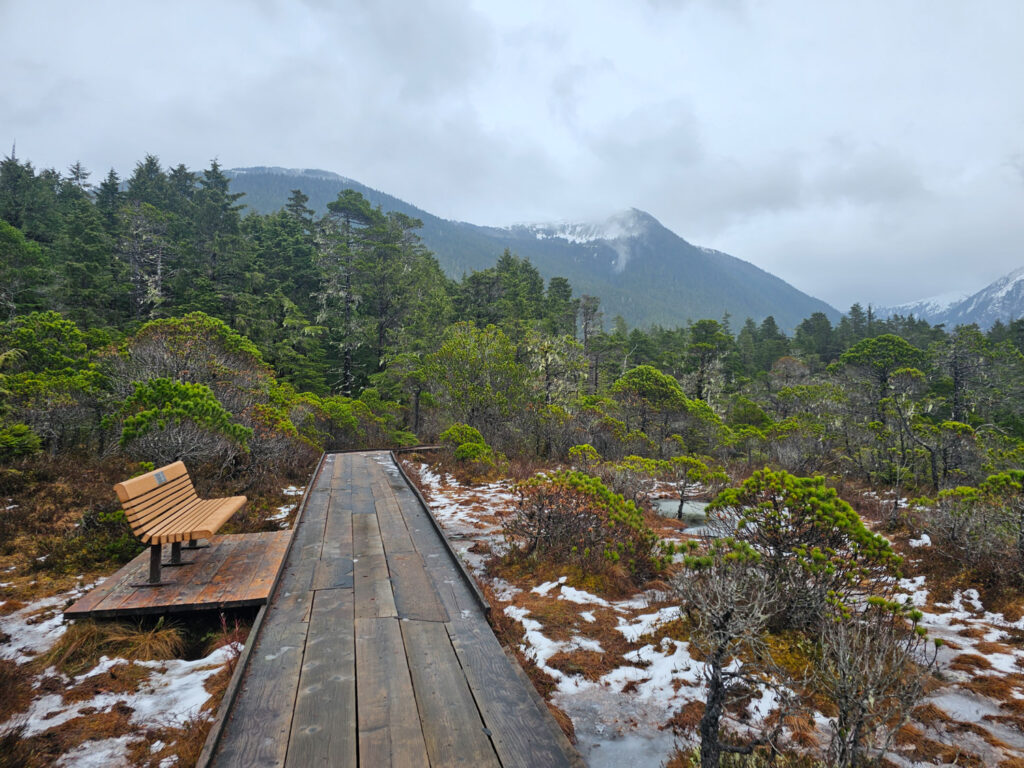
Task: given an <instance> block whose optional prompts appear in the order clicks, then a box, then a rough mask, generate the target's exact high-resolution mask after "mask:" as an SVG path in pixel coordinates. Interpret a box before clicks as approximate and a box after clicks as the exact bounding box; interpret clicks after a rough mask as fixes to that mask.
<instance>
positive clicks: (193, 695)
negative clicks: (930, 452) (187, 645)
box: [8, 644, 241, 736]
mask: <svg viewBox="0 0 1024 768" xmlns="http://www.w3.org/2000/svg"><path fill="white" fill-rule="evenodd" d="M240 651H241V645H238V644H233V645H229V646H224V647H223V648H218V649H217V650H216V651H214V652H213V653H211V654H210V655H209V656H206V657H205V658H202V659H196V660H195V661H183V660H181V659H171V660H169V661H138V662H135V663H136V664H138V665H139V666H141V667H146V668H148V669H151V670H153V672H152V674H151V675H150V676H149V677H148V678H147V679H146V680H145V681H143V682H142V684H141V686H140V688H139V690H138V691H137V692H135V693H101V694H99V695H97V696H95V697H94V698H92V699H87V700H85V701H78V702H74V703H72V704H66V703H65V702H64V701H63V699H62V698H61V696H60V695H58V694H49V695H46V696H42V697H40V698H38V699H36V700H35V701H33V702H32V704H31V706H30V707H29V709H28V711H27V712H24V713H22V714H20V715H16V716H15V717H14V718H12V719H11V720H10V721H9V723H8V724H16V725H24V726H25V735H26V736H31V735H33V734H36V733H41V732H43V731H46V730H49V729H50V728H53V727H54V726H57V725H61V724H62V723H66V722H68V721H69V720H73V719H74V718H76V717H79V716H81V715H82V713H83V710H86V709H88V710H89V711H90V712H94V711H95V712H105V711H108V710H110V709H111V708H112V707H113V706H114V705H115V704H118V703H123V704H125V705H126V706H128V707H130V708H131V709H132V722H133V723H135V724H138V725H140V726H157V725H159V726H168V727H172V728H173V727H180V726H181V725H182V724H184V722H185V721H186V720H188V719H190V718H192V717H194V716H196V715H197V714H199V712H200V710H201V709H202V706H203V705H204V704H205V703H206V701H207V700H208V699H209V698H210V694H208V693H207V692H206V689H205V688H204V687H203V683H205V682H206V679H207V678H209V677H211V676H212V675H214V674H216V673H217V672H218V671H219V670H220V669H221V667H223V666H224V665H225V664H226V663H227V662H228V661H229V660H230V659H231V658H232V657H234V656H237V655H238V653H239V652H240ZM116 661H117V660H114V659H108V660H106V661H105V662H101V663H104V664H107V665H108V666H107V668H108V669H109V668H110V666H114V665H115V664H116ZM90 674H91V673H90ZM88 676H89V675H82V676H81V677H80V678H78V679H82V678H84V677H88Z"/></svg>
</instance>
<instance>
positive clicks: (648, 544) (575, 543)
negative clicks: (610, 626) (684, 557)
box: [503, 470, 675, 581]
mask: <svg viewBox="0 0 1024 768" xmlns="http://www.w3.org/2000/svg"><path fill="white" fill-rule="evenodd" d="M516 494H517V500H516V506H515V510H514V512H513V514H511V515H509V516H508V517H506V518H505V520H504V522H503V527H504V532H505V536H506V538H507V539H508V540H509V542H510V543H511V544H512V554H513V556H519V557H536V558H538V559H542V560H548V561H554V562H570V563H574V564H579V565H581V566H584V567H596V566H600V565H601V564H611V565H621V566H623V567H624V568H625V569H627V570H628V571H629V573H630V574H631V575H632V576H633V578H634V579H635V580H637V581H644V580H647V579H650V578H651V577H653V576H654V575H656V574H658V573H659V572H661V571H663V570H664V569H665V567H666V566H667V565H668V564H669V563H670V562H671V561H672V555H673V554H674V553H675V547H674V546H673V545H672V544H671V543H669V542H664V541H661V540H659V539H658V536H657V534H656V533H655V532H654V531H653V530H652V529H651V528H650V526H648V525H647V523H646V522H645V521H644V518H643V513H642V512H641V511H640V509H639V508H638V507H637V506H636V504H634V503H633V502H632V501H627V500H626V499H624V498H623V497H622V496H621V495H620V494H617V493H614V492H613V491H610V490H609V489H608V488H607V487H606V486H605V485H604V483H602V482H601V481H600V480H599V479H598V478H596V477H591V476H590V475H587V474H585V473H583V472H577V471H573V470H564V471H561V472H556V473H554V474H551V475H537V476H536V477H533V478H530V479H529V480H526V481H525V482H522V483H520V484H519V485H517V486H516Z"/></svg>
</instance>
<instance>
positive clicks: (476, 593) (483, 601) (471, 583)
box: [391, 446, 561, 730]
mask: <svg viewBox="0 0 1024 768" xmlns="http://www.w3.org/2000/svg"><path fill="white" fill-rule="evenodd" d="M430 447H433V446H430ZM413 450H415V449H403V451H402V452H403V453H405V452H407V451H413ZM391 460H392V461H394V462H395V466H396V467H398V474H400V475H401V476H402V479H403V480H404V481H405V484H406V485H407V486H409V489H410V490H411V491H412V492H413V494H414V495H415V496H416V500H417V501H419V503H420V505H421V506H422V507H423V509H424V510H425V511H426V513H427V517H428V518H429V519H430V522H431V524H432V525H433V526H434V529H435V530H436V531H437V533H438V535H439V536H440V537H441V541H442V542H443V543H444V546H445V549H447V550H448V554H449V555H451V558H452V560H454V561H455V565H456V566H457V567H458V569H459V573H461V574H462V578H463V579H464V580H465V582H466V586H468V587H469V590H470V592H472V593H473V597H475V598H476V601H477V602H478V603H479V604H480V608H481V610H483V612H484V616H486V617H487V619H488V621H490V618H491V604H490V603H489V602H487V598H486V597H484V593H483V592H482V591H481V590H480V585H479V584H477V583H476V580H475V579H474V578H473V575H472V574H471V573H470V572H469V570H468V569H467V568H466V563H465V561H463V559H462V558H461V557H459V553H458V552H456V551H455V548H454V547H453V546H452V543H451V542H450V541H448V536H447V535H446V534H445V532H444V528H442V527H441V524H440V523H439V522H438V521H437V518H435V517H434V513H433V512H431V511H430V504H428V503H427V500H426V499H425V498H423V494H422V493H420V489H419V488H417V487H416V483H414V482H413V481H412V480H411V479H409V476H408V475H407V474H406V473H405V467H403V466H402V462H401V461H399V459H398V451H391ZM531 687H532V685H531ZM559 730H561V729H559Z"/></svg>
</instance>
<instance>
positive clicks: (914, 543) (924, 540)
mask: <svg viewBox="0 0 1024 768" xmlns="http://www.w3.org/2000/svg"><path fill="white" fill-rule="evenodd" d="M907 545H908V546H911V547H914V549H917V548H918V547H930V546H931V545H932V537H931V536H929V535H928V534H927V533H922V534H921V538H919V539H911V540H910V541H908V542H907Z"/></svg>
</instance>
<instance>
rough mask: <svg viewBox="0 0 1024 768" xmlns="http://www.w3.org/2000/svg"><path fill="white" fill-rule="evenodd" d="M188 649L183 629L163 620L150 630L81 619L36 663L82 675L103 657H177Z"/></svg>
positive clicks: (130, 625) (157, 658) (144, 658)
mask: <svg viewBox="0 0 1024 768" xmlns="http://www.w3.org/2000/svg"><path fill="white" fill-rule="evenodd" d="M184 649H185V638H184V635H183V634H182V632H181V630H180V629H179V628H178V627H177V626H176V625H174V624H172V623H170V622H167V623H164V622H163V620H162V619H161V620H160V621H158V622H157V623H156V625H154V626H153V627H152V628H149V629H145V628H143V627H142V626H141V625H132V624H126V623H124V622H97V621H79V622H75V623H74V624H72V625H71V626H70V627H69V628H68V630H67V631H66V632H65V633H64V634H63V635H61V637H60V639H59V640H58V641H57V642H56V644H55V645H54V646H53V648H51V649H50V650H49V651H48V652H47V653H45V654H43V655H42V656H41V657H40V659H39V660H38V661H36V662H35V663H36V665H38V666H40V667H41V668H46V667H49V666H55V667H56V668H57V669H59V670H60V671H61V672H64V673H65V674H68V675H78V674H81V673H82V672H85V671H86V670H89V669H92V668H93V667H94V666H96V664H97V663H98V662H99V660H100V657H101V656H111V657H114V656H117V657H121V658H126V659H129V660H131V661H152V660H162V659H173V658H177V657H179V656H180V655H181V653H182V652H183V651H184Z"/></svg>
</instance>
